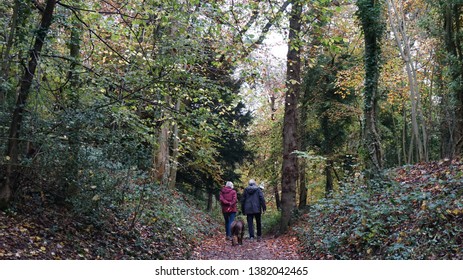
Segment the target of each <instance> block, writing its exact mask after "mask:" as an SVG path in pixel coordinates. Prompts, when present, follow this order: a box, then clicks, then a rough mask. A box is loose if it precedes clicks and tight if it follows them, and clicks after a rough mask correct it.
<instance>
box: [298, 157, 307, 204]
mask: <svg viewBox="0 0 463 280" xmlns="http://www.w3.org/2000/svg"><path fill="white" fill-rule="evenodd" d="M306 166H307V163H306V162H305V160H303V161H302V162H301V163H300V165H299V209H302V208H304V207H305V206H306V205H307V182H306V176H305V172H306Z"/></svg>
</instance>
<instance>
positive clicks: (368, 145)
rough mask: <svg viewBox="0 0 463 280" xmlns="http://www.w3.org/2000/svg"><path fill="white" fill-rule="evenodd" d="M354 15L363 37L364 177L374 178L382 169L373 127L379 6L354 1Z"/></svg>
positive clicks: (373, 0)
mask: <svg viewBox="0 0 463 280" xmlns="http://www.w3.org/2000/svg"><path fill="white" fill-rule="evenodd" d="M357 5H358V9H359V10H358V14H359V16H360V20H361V25H362V29H363V32H364V36H365V58H364V59H365V101H364V102H365V105H364V118H365V123H364V130H363V137H364V144H365V149H366V152H367V153H368V155H367V162H366V164H367V175H368V177H370V178H371V177H376V176H378V175H380V172H381V170H382V168H383V162H382V157H383V152H382V150H381V139H380V135H379V131H378V127H377V115H378V100H379V92H378V80H379V71H380V62H379V58H380V51H381V47H380V41H381V37H382V32H383V31H382V28H381V25H382V21H381V7H380V5H381V3H380V2H378V1H376V0H358V1H357Z"/></svg>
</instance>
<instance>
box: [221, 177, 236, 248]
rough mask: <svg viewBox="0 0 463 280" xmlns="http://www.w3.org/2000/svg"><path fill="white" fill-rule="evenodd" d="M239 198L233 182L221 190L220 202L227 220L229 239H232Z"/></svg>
mask: <svg viewBox="0 0 463 280" xmlns="http://www.w3.org/2000/svg"><path fill="white" fill-rule="evenodd" d="M237 203H238V199H237V196H236V191H235V190H234V189H233V183H232V182H230V181H229V182H227V183H226V184H225V186H224V187H223V188H222V190H220V204H221V206H222V213H223V218H224V220H225V234H226V238H227V239H228V240H231V238H232V236H231V229H230V227H231V224H232V223H233V220H235V216H236V211H237V206H236V204H237Z"/></svg>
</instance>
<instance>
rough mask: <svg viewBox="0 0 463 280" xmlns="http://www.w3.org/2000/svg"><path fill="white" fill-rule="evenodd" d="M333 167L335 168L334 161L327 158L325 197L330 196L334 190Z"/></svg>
mask: <svg viewBox="0 0 463 280" xmlns="http://www.w3.org/2000/svg"><path fill="white" fill-rule="evenodd" d="M331 168H333V161H332V160H331V159H327V160H326V163H325V178H326V182H325V197H327V198H328V197H330V196H331V194H332V192H333V174H332V173H331Z"/></svg>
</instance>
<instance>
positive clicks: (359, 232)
mask: <svg viewBox="0 0 463 280" xmlns="http://www.w3.org/2000/svg"><path fill="white" fill-rule="evenodd" d="M410 169H411V170H410ZM451 170H452V171H449V172H447V169H445V171H443V172H440V171H439V172H438V173H437V174H436V175H434V174H432V173H425V172H424V170H423V171H422V169H419V168H415V167H413V168H410V167H405V168H404V170H403V171H399V172H400V173H399V174H406V173H409V172H411V174H420V175H419V176H420V177H421V176H422V177H421V178H419V179H418V180H414V179H412V181H411V182H409V181H410V180H409V179H408V178H407V177H403V176H404V175H401V176H397V179H396V180H400V181H402V183H397V182H395V181H389V180H388V181H381V182H379V184H380V187H379V188H375V190H372V189H370V188H367V187H365V186H363V185H359V184H345V185H344V186H343V187H342V188H341V189H340V193H339V194H337V195H336V196H335V197H333V198H330V199H325V200H323V201H320V202H319V203H317V204H315V205H312V206H311V207H310V210H309V212H308V213H307V214H305V215H304V216H303V220H304V224H305V223H307V226H303V227H300V228H299V233H300V235H301V238H302V240H303V241H304V244H305V246H304V247H305V248H304V251H305V253H306V254H307V256H308V257H309V258H311V259H312V258H315V259H460V258H461V257H462V251H461V246H462V242H463V239H462V238H461V236H462V229H461V226H460V223H461V219H462V217H463V216H462V212H461V211H462V210H461V209H462V206H463V204H462V201H461V194H462V193H463V191H462V189H461V187H460V185H459V183H456V182H459V181H460V180H461V172H458V171H456V169H453V168H452V169H451ZM429 171H431V170H426V172H429ZM416 172H419V173H416ZM441 175H443V176H446V179H445V181H444V180H442V179H438V178H439V177H440V176H441ZM437 182H439V183H437ZM436 183H437V184H436Z"/></svg>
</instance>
